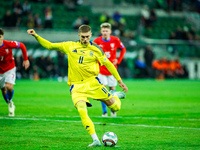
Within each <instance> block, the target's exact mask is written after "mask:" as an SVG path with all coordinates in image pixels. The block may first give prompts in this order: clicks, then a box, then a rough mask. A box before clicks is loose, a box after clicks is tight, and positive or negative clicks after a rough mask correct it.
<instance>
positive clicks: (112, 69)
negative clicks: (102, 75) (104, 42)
mask: <svg viewBox="0 0 200 150" xmlns="http://www.w3.org/2000/svg"><path fill="white" fill-rule="evenodd" d="M96 57H97V59H98V61H99V63H100V65H101V66H102V65H105V66H106V68H107V69H108V70H109V71H110V73H111V74H112V75H113V76H114V77H115V79H116V80H117V81H119V80H121V77H120V76H119V73H118V72H117V69H116V68H115V66H114V65H113V64H112V63H111V62H110V60H108V59H107V57H106V55H105V54H104V52H103V50H102V49H101V47H100V46H99V51H98V53H97V54H96Z"/></svg>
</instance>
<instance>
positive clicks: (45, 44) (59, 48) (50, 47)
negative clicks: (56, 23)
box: [35, 34, 63, 52]
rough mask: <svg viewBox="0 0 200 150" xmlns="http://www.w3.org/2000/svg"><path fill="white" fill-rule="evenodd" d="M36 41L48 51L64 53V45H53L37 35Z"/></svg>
mask: <svg viewBox="0 0 200 150" xmlns="http://www.w3.org/2000/svg"><path fill="white" fill-rule="evenodd" d="M35 39H36V40H37V41H38V42H39V43H40V44H41V45H42V46H43V47H44V48H46V49H48V50H56V51H61V52H63V46H62V43H51V42H49V41H47V40H45V39H44V38H42V37H40V36H39V35H37V34H36V35H35Z"/></svg>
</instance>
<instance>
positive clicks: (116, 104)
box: [108, 96, 121, 111]
mask: <svg viewBox="0 0 200 150" xmlns="http://www.w3.org/2000/svg"><path fill="white" fill-rule="evenodd" d="M113 97H114V98H115V102H114V103H113V104H112V105H110V106H108V108H110V109H111V110H112V111H119V110H120V108H121V101H120V99H119V98H118V97H117V96H113Z"/></svg>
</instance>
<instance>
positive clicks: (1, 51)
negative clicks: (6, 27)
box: [0, 28, 30, 116]
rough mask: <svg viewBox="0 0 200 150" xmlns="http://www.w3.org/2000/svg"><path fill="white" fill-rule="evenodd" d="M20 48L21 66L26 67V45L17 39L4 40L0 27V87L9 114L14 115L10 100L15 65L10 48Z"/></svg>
mask: <svg viewBox="0 0 200 150" xmlns="http://www.w3.org/2000/svg"><path fill="white" fill-rule="evenodd" d="M13 48H15V49H18V48H20V49H21V51H22V54H23V58H24V61H23V66H24V67H25V69H27V68H28V67H29V65H30V63H29V60H28V56H27V51H26V47H25V45H24V44H23V43H20V42H17V41H6V40H4V31H3V29H1V28H0V88H1V92H2V95H3V98H4V100H5V101H6V103H7V104H8V111H9V114H8V115H9V116H14V115H15V105H14V103H13V101H12V99H13V95H14V89H13V86H14V84H15V79H16V67H15V61H14V57H13V53H12V49H13Z"/></svg>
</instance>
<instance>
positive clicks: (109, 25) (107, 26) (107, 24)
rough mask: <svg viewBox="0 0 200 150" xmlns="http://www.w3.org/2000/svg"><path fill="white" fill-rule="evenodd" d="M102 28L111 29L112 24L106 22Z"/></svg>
mask: <svg viewBox="0 0 200 150" xmlns="http://www.w3.org/2000/svg"><path fill="white" fill-rule="evenodd" d="M100 27H101V28H108V29H111V24H110V23H108V22H104V23H102V24H101V25H100Z"/></svg>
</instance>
